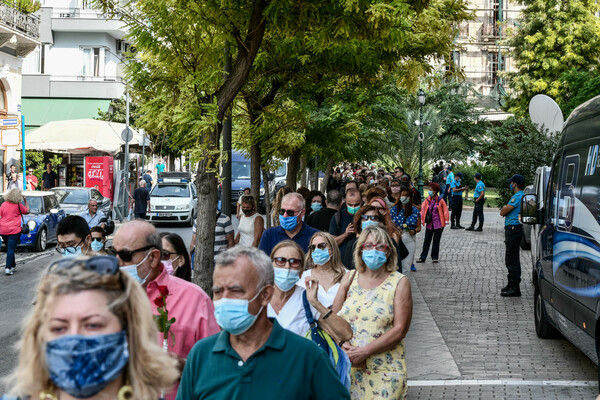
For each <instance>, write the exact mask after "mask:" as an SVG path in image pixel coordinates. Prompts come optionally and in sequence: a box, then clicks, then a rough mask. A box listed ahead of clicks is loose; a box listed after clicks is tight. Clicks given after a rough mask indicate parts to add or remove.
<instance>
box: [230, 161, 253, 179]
mask: <svg viewBox="0 0 600 400" xmlns="http://www.w3.org/2000/svg"><path fill="white" fill-rule="evenodd" d="M231 179H250V160H248V161H245V162H244V161H234V162H232V163H231Z"/></svg>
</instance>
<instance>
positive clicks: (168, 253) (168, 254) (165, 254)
mask: <svg viewBox="0 0 600 400" xmlns="http://www.w3.org/2000/svg"><path fill="white" fill-rule="evenodd" d="M173 254H177V255H178V254H179V253H176V252H174V251H167V250H163V252H162V259H163V260H168V259H169V258H171V256H172V255H173Z"/></svg>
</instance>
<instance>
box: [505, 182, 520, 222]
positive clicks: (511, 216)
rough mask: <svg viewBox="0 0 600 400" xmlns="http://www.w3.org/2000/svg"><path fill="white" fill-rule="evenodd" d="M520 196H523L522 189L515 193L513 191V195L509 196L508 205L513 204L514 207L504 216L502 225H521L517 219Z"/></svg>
mask: <svg viewBox="0 0 600 400" xmlns="http://www.w3.org/2000/svg"><path fill="white" fill-rule="evenodd" d="M522 198H523V191H522V190H519V191H518V192H517V193H515V194H514V195H513V197H511V198H510V201H509V202H508V205H509V206H513V207H514V209H513V210H512V211H511V212H509V213H508V214H507V215H506V216H505V217H504V226H510V225H521V222H520V221H519V214H520V213H521V199H522Z"/></svg>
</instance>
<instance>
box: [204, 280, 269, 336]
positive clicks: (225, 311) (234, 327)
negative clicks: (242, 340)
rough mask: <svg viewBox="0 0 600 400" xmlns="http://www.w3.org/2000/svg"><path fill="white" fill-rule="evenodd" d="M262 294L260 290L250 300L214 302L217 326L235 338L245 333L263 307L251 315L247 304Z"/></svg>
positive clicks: (225, 299) (223, 299)
mask: <svg viewBox="0 0 600 400" xmlns="http://www.w3.org/2000/svg"><path fill="white" fill-rule="evenodd" d="M260 292H262V289H260V290H259V291H258V293H256V296H254V297H253V298H252V299H250V300H246V299H228V298H226V297H225V298H222V299H221V300H215V302H214V305H215V319H216V320H217V324H219V326H220V327H221V328H223V330H224V331H225V332H229V333H230V334H231V335H234V336H237V335H241V334H242V333H244V332H246V331H247V330H248V329H250V328H251V327H252V325H254V322H256V318H258V315H259V314H260V313H261V311H262V309H263V307H261V308H260V310H258V313H257V314H256V315H252V314H250V313H249V312H248V304H250V303H251V302H252V301H254V299H256V298H257V297H258V295H259V294H260Z"/></svg>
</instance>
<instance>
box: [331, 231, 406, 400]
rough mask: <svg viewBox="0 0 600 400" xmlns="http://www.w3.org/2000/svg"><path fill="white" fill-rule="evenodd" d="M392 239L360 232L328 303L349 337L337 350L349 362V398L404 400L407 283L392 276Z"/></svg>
mask: <svg viewBox="0 0 600 400" xmlns="http://www.w3.org/2000/svg"><path fill="white" fill-rule="evenodd" d="M393 247H394V244H393V239H392V238H391V237H390V235H388V233H387V232H386V230H385V229H383V228H381V227H378V226H367V227H365V228H363V231H362V233H361V234H360V236H359V238H358V242H357V245H356V250H355V252H354V262H355V264H356V271H355V272H353V273H348V274H346V276H345V277H344V279H343V280H342V283H341V287H340V290H339V291H338V294H337V296H336V298H335V300H334V302H333V308H332V310H333V312H334V313H337V314H338V315H339V316H340V317H342V318H343V319H344V320H346V321H347V322H348V323H349V324H350V326H351V328H352V333H353V336H352V338H351V339H350V341H349V342H348V343H343V344H342V348H343V349H344V350H345V351H346V353H347V354H348V357H350V361H351V362H352V372H351V374H350V378H351V388H350V396H351V398H352V399H361V400H362V399H366V400H368V399H381V398H384V397H385V398H390V399H404V398H406V392H407V386H406V376H407V374H406V362H405V355H404V337H406V333H407V332H408V328H409V326H410V321H411V318H412V296H411V293H410V283H409V282H408V279H405V278H406V277H405V276H404V275H402V274H401V273H400V272H398V271H396V264H397V255H396V251H394V248H393Z"/></svg>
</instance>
